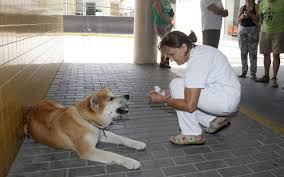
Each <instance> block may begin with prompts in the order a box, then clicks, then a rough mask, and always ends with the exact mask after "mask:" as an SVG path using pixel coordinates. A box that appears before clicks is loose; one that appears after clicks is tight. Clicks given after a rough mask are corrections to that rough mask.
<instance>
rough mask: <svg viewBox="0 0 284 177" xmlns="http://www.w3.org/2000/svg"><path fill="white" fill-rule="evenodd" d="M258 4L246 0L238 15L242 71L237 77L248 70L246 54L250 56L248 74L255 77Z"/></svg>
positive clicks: (243, 74) (242, 76) (244, 75)
mask: <svg viewBox="0 0 284 177" xmlns="http://www.w3.org/2000/svg"><path fill="white" fill-rule="evenodd" d="M258 19H259V14H258V6H257V4H255V3H254V0H246V4H245V5H244V6H242V7H241V9H240V11H239V15H238V21H239V23H240V25H239V36H238V37H239V47H240V50H241V59H242V73H241V74H240V75H239V78H245V77H246V75H247V71H248V63H247V61H248V58H247V57H248V54H249V58H250V75H251V78H252V79H253V80H255V79H256V69H257V46H258V41H259V27H258Z"/></svg>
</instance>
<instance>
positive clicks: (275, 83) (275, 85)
mask: <svg viewBox="0 0 284 177" xmlns="http://www.w3.org/2000/svg"><path fill="white" fill-rule="evenodd" d="M271 80H272V85H271V87H272V88H278V86H279V85H278V79H277V77H273V78H272V79H271Z"/></svg>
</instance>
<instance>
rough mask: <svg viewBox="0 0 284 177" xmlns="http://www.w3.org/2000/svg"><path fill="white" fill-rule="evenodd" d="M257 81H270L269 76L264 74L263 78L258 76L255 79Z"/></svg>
mask: <svg viewBox="0 0 284 177" xmlns="http://www.w3.org/2000/svg"><path fill="white" fill-rule="evenodd" d="M255 82H261V83H268V82H269V76H266V75H264V76H262V78H258V79H256V80H255Z"/></svg>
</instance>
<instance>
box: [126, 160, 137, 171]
mask: <svg viewBox="0 0 284 177" xmlns="http://www.w3.org/2000/svg"><path fill="white" fill-rule="evenodd" d="M125 167H126V168H128V169H131V170H135V169H139V168H140V167H141V163H140V162H138V161H137V160H134V159H132V160H131V161H130V162H128V163H127V164H125Z"/></svg>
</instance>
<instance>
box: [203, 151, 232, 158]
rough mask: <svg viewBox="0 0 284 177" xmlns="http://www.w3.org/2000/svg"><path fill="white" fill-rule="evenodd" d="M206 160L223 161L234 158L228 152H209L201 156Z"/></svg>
mask: <svg viewBox="0 0 284 177" xmlns="http://www.w3.org/2000/svg"><path fill="white" fill-rule="evenodd" d="M203 156H204V157H205V158H206V159H207V160H216V159H225V158H231V157H235V156H234V155H233V153H232V152H230V151H219V152H209V153H205V154H203Z"/></svg>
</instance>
